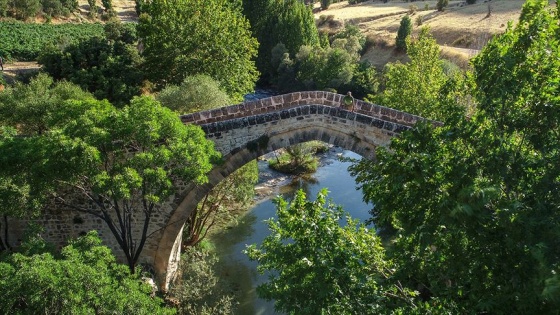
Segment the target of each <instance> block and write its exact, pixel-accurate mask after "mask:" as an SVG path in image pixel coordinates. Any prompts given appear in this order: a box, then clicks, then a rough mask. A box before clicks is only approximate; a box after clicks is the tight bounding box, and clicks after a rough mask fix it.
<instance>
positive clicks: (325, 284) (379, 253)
mask: <svg viewBox="0 0 560 315" xmlns="http://www.w3.org/2000/svg"><path fill="white" fill-rule="evenodd" d="M275 203H276V207H277V210H276V211H277V215H278V219H277V220H274V219H270V220H269V221H268V222H267V224H268V227H269V229H270V230H271V234H270V235H269V236H267V237H266V238H265V240H264V241H263V243H262V244H261V245H260V246H259V247H258V248H257V246H256V245H251V246H249V247H248V248H247V250H246V253H247V255H248V256H249V258H250V259H251V260H256V261H257V262H258V264H259V266H258V270H259V272H261V273H262V272H264V271H271V273H270V277H269V281H268V282H267V283H264V284H261V285H259V286H258V287H257V292H258V294H259V296H260V297H262V298H265V299H267V300H274V301H275V302H274V307H275V309H276V310H278V311H282V312H286V313H288V314H330V313H336V314H370V313H372V312H376V311H380V309H379V307H380V305H379V303H380V302H381V300H383V299H384V296H383V293H382V291H383V289H382V288H380V286H381V283H382V282H383V280H384V279H383V278H382V276H381V275H382V274H386V273H390V271H389V270H390V268H391V265H390V264H389V263H388V262H386V261H385V260H384V253H383V248H382V247H381V241H380V239H379V238H378V237H377V236H376V235H375V232H374V231H370V230H368V229H367V228H365V227H364V226H363V225H358V223H357V222H356V221H354V220H351V219H350V218H348V217H346V220H347V221H348V223H347V225H346V226H344V227H343V226H341V225H340V220H342V219H343V217H344V215H343V212H342V209H341V208H340V207H337V206H334V205H332V204H331V203H330V202H327V194H326V190H322V191H321V192H320V193H319V194H318V195H317V200H316V201H307V200H306V196H305V194H304V193H303V191H301V190H300V191H298V192H297V194H296V196H295V198H294V200H293V201H292V202H291V204H290V205H288V203H287V202H286V201H284V200H283V199H281V198H277V199H275ZM376 305H377V309H376Z"/></svg>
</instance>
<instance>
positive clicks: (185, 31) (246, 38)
mask: <svg viewBox="0 0 560 315" xmlns="http://www.w3.org/2000/svg"><path fill="white" fill-rule="evenodd" d="M142 12H143V13H142V14H141V16H140V21H139V25H138V31H139V35H140V38H141V39H142V43H143V46H144V51H143V53H142V55H143V56H144V57H145V60H146V71H147V72H146V73H147V76H148V78H150V79H151V80H153V82H155V83H157V84H158V85H159V86H160V87H163V86H166V85H168V84H176V85H178V84H181V82H183V80H184V78H185V77H186V76H187V75H195V74H206V75H209V76H210V77H212V78H213V79H215V80H217V81H218V82H220V84H221V86H222V87H223V88H224V90H225V91H226V92H227V93H228V95H229V96H230V97H231V98H232V99H233V100H234V101H241V100H242V97H243V95H244V94H246V93H248V92H251V91H252V90H253V88H254V84H255V82H256V80H257V78H258V72H257V70H256V68H255V64H254V62H253V61H252V60H253V58H254V57H255V56H256V52H257V47H258V42H257V41H256V39H254V38H253V37H251V33H250V30H249V22H248V21H247V20H246V19H245V17H244V16H243V15H242V13H241V11H240V8H239V7H238V5H237V2H231V1H225V0H210V1H207V0H204V1H203V0H172V1H166V0H154V1H150V2H148V3H145V4H144V5H143V6H142Z"/></svg>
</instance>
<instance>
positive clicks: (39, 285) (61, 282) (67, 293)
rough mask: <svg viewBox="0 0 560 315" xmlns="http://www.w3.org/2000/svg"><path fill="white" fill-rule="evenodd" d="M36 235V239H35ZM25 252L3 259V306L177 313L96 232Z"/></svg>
mask: <svg viewBox="0 0 560 315" xmlns="http://www.w3.org/2000/svg"><path fill="white" fill-rule="evenodd" d="M35 238H36V237H35ZM22 248H26V252H24V253H14V254H12V255H9V256H7V257H4V259H2V261H0V271H1V272H2V278H1V279H0V288H1V290H2V299H0V308H2V310H3V312H6V313H9V314H39V313H43V314H94V313H95V314H109V313H111V314H113V313H118V314H174V313H175V312H174V310H173V309H169V308H165V307H163V301H162V300H161V299H160V298H158V297H150V294H151V293H152V288H151V287H150V286H149V285H148V284H146V283H143V282H142V280H141V279H140V277H139V276H138V275H131V274H130V273H129V271H128V269H127V267H126V266H124V265H119V264H117V263H116V261H115V257H114V256H113V255H112V254H111V250H110V249H109V248H107V247H105V246H102V245H101V240H100V239H99V237H98V236H97V233H96V232H90V233H88V234H86V235H84V236H82V237H80V238H78V239H76V240H73V241H70V243H69V244H68V245H67V246H65V247H64V248H62V250H61V252H60V253H54V252H49V251H45V249H44V248H48V247H45V246H44V245H43V241H42V240H41V239H33V240H29V241H28V242H27V243H24V244H22Z"/></svg>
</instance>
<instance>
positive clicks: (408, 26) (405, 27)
mask: <svg viewBox="0 0 560 315" xmlns="http://www.w3.org/2000/svg"><path fill="white" fill-rule="evenodd" d="M410 33H412V21H411V20H410V17H409V16H408V15H405V16H404V17H403V18H402V19H401V25H400V26H399V29H398V30H397V38H396V47H397V50H400V51H406V49H407V46H406V39H407V38H408V37H409V36H410Z"/></svg>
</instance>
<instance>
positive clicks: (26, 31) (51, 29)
mask: <svg viewBox="0 0 560 315" xmlns="http://www.w3.org/2000/svg"><path fill="white" fill-rule="evenodd" d="M94 36H104V31H103V25H102V24H100V23H95V24H94V23H80V24H35V23H23V22H0V54H1V55H2V56H3V57H4V58H6V59H14V60H19V61H31V60H36V59H37V57H38V56H39V54H40V53H41V50H43V49H44V48H45V47H47V46H49V45H51V44H53V45H60V46H64V45H66V44H69V43H74V42H78V41H81V40H84V39H88V38H91V37H94Z"/></svg>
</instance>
